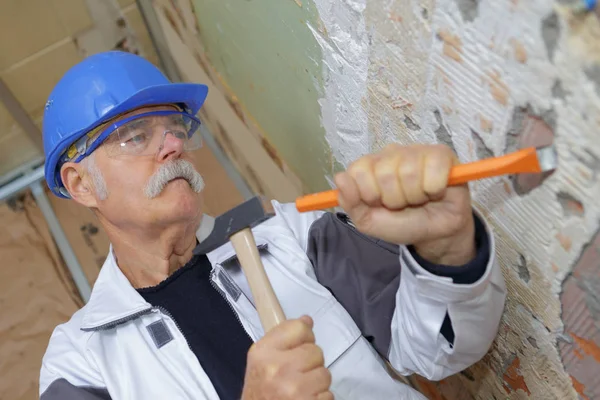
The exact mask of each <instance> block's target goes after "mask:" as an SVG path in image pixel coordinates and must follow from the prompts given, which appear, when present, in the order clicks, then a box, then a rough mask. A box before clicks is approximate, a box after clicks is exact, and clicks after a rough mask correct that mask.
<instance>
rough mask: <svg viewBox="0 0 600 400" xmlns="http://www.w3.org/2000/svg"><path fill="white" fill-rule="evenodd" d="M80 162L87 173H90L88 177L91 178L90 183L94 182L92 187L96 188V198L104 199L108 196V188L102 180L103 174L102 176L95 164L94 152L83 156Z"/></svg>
mask: <svg viewBox="0 0 600 400" xmlns="http://www.w3.org/2000/svg"><path fill="white" fill-rule="evenodd" d="M81 163H82V164H83V165H85V167H86V168H87V172H88V174H90V177H91V178H92V183H93V184H94V189H95V190H96V195H97V196H98V198H99V199H100V200H106V198H107V197H108V188H107V187H106V181H105V180H104V176H102V172H101V171H100V168H98V166H97V165H96V162H95V160H94V153H92V154H90V155H89V156H87V157H86V158H84V159H83V160H82V161H81Z"/></svg>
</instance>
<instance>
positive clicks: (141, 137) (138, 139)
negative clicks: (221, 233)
mask: <svg viewBox="0 0 600 400" xmlns="http://www.w3.org/2000/svg"><path fill="white" fill-rule="evenodd" d="M145 141H146V135H145V134H143V133H139V134H137V135H133V136H131V137H130V138H129V139H127V140H126V141H125V143H126V144H130V145H138V144H142V143H144V142H145Z"/></svg>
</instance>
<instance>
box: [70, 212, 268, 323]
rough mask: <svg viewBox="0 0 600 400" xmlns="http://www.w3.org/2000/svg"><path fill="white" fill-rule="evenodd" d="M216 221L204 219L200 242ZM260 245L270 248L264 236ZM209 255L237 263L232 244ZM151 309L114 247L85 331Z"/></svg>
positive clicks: (95, 292) (88, 306) (94, 293)
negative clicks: (127, 272) (120, 263)
mask: <svg viewBox="0 0 600 400" xmlns="http://www.w3.org/2000/svg"><path fill="white" fill-rule="evenodd" d="M214 221H215V219H214V218H213V217H211V216H209V215H204V216H203V218H202V222H201V224H200V227H199V228H198V230H197V231H196V237H197V238H198V241H199V242H201V241H203V240H204V239H206V237H207V236H208V235H209V234H210V232H211V231H212V228H213V226H214ZM256 243H257V245H258V247H264V246H266V240H265V239H264V238H262V237H260V236H257V237H256ZM207 256H208V259H209V260H210V262H211V264H212V265H213V266H214V265H216V264H222V263H225V262H228V261H231V260H233V259H234V258H235V250H234V249H233V246H232V245H231V243H226V244H224V245H223V246H221V247H219V248H217V249H215V250H213V251H212V252H210V253H209V254H207ZM151 310H152V305H151V304H150V303H148V302H147V301H146V300H144V298H143V297H142V296H141V295H140V294H139V293H138V292H137V291H136V290H135V288H134V287H133V286H132V285H131V283H130V282H129V280H128V279H127V278H126V277H125V275H124V274H123V272H122V271H121V269H120V268H119V266H118V265H117V261H116V258H115V256H114V253H113V248H112V245H111V246H110V249H109V253H108V256H107V258H106V261H104V265H103V266H102V268H101V270H100V273H99V274H98V278H97V279H96V282H95V283H94V288H93V289H92V294H91V296H90V299H89V301H88V303H87V304H86V305H85V306H84V315H83V319H82V322H81V329H82V330H84V331H95V330H100V329H107V328H111V327H113V326H115V325H118V324H120V323H123V322H126V321H129V320H131V319H134V318H136V317H137V316H139V315H141V314H145V313H149V312H151Z"/></svg>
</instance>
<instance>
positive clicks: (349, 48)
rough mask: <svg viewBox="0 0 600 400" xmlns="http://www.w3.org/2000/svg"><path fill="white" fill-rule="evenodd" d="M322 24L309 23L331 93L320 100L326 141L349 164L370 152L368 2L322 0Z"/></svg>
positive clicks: (319, 10)
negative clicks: (367, 111) (365, 20)
mask: <svg viewBox="0 0 600 400" xmlns="http://www.w3.org/2000/svg"><path fill="white" fill-rule="evenodd" d="M316 7H317V10H318V12H319V16H320V18H321V21H322V24H320V25H321V26H320V27H319V26H317V27H314V26H311V25H308V27H309V28H310V30H311V31H312V33H313V35H314V36H315V38H316V39H317V42H318V43H319V45H320V46H321V48H322V51H323V64H324V71H323V75H324V81H325V84H324V86H325V97H324V98H322V99H321V100H320V106H321V116H322V124H323V126H324V127H325V131H326V135H325V139H326V140H327V142H328V143H329V145H330V147H331V149H332V150H333V156H334V157H335V158H336V159H337V161H338V162H340V163H341V164H342V165H344V166H348V165H349V164H350V163H351V162H352V161H354V160H356V159H357V158H359V157H360V156H362V155H364V154H366V153H368V152H369V150H370V144H369V138H368V130H367V114H366V112H365V110H364V107H363V99H365V98H366V92H367V85H366V78H367V69H368V59H369V57H368V47H369V38H368V34H367V30H366V27H365V22H364V16H363V11H364V9H365V7H366V0H346V1H343V2H342V1H337V0H322V1H317V2H316Z"/></svg>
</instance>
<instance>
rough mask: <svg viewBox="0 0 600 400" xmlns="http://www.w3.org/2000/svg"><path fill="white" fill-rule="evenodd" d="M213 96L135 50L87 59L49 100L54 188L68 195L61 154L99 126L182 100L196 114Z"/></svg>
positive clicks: (46, 127) (47, 140)
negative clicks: (174, 80) (176, 80)
mask: <svg viewBox="0 0 600 400" xmlns="http://www.w3.org/2000/svg"><path fill="white" fill-rule="evenodd" d="M207 94H208V87H207V86H206V85H202V84H195V83H171V82H170V81H169V80H168V79H167V77H166V76H165V75H164V74H163V73H162V72H161V71H160V70H159V69H158V68H157V67H155V66H154V65H153V64H152V63H150V62H149V61H147V60H146V59H144V58H142V57H140V56H137V55H135V54H131V53H127V52H122V51H108V52H104V53H98V54H95V55H92V56H89V57H87V58H85V59H84V60H83V61H81V62H80V63H78V64H76V65H75V66H73V67H72V68H71V69H69V70H68V71H67V72H66V73H65V74H64V75H63V77H62V78H61V79H60V81H59V82H58V83H57V84H56V86H55V87H54V89H53V90H52V92H51V93H50V96H49V98H48V101H47V103H46V109H45V110H44V119H43V127H42V135H43V139H44V154H45V156H46V162H45V176H46V182H47V184H48V187H49V188H50V190H52V192H53V193H54V194H56V195H57V196H59V197H65V198H67V197H68V193H67V192H66V190H65V189H64V187H63V183H62V180H61V178H60V165H59V160H60V157H61V155H62V154H63V153H64V152H65V150H66V149H67V148H69V146H71V144H73V143H74V142H75V141H77V140H78V139H79V138H81V137H82V136H84V135H85V134H86V133H88V132H89V131H91V130H92V129H94V128H95V127H97V126H99V125H101V124H102V123H104V122H106V121H108V120H110V119H112V118H114V117H116V116H118V115H120V114H123V113H125V112H128V111H132V110H134V109H137V108H140V107H145V106H150V105H159V104H180V105H183V106H184V108H185V110H186V112H187V113H189V114H191V115H195V114H197V113H198V111H199V110H200V107H202V104H203V103H204V100H205V99H206V96H207Z"/></svg>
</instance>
